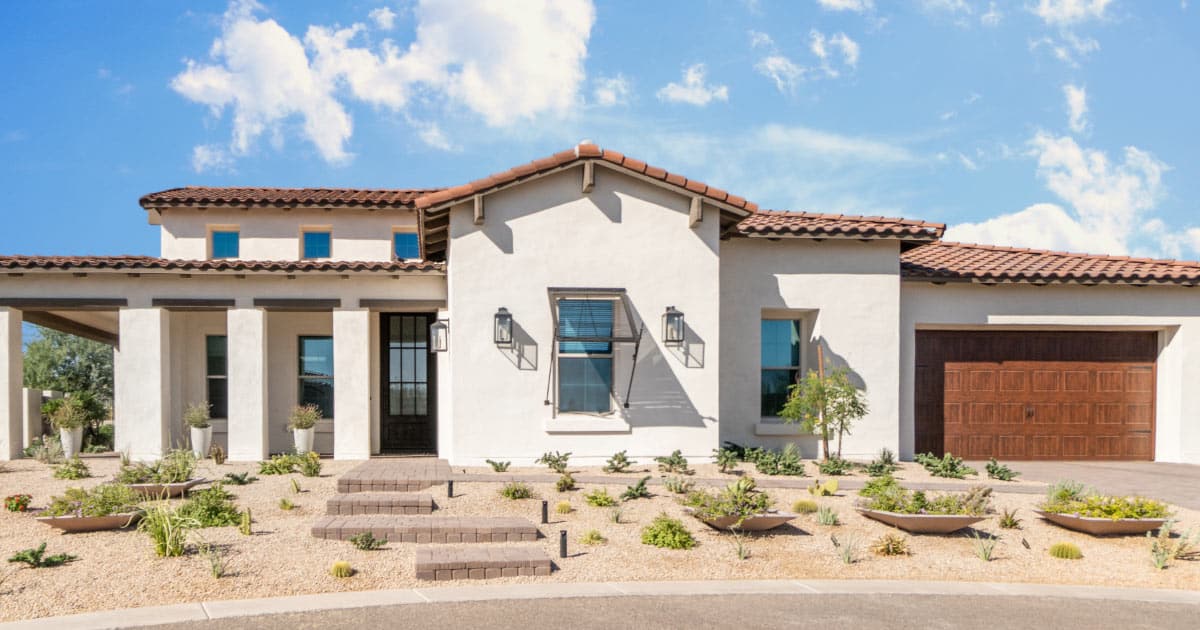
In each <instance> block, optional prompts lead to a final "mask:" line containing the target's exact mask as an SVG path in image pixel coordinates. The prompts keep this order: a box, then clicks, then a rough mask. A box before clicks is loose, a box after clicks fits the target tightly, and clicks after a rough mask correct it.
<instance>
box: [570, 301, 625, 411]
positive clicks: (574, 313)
mask: <svg viewBox="0 0 1200 630" xmlns="http://www.w3.org/2000/svg"><path fill="white" fill-rule="evenodd" d="M613 305H614V301H613V300H611V299H590V300H589V299H566V298H563V299H559V300H558V331H559V339H560V341H559V342H558V410H559V411H560V412H566V413H570V412H577V413H609V412H610V411H612V389H613V344H612V342H611V341H584V340H586V339H596V338H604V337H612V335H613ZM572 338H577V339H580V341H571V339H572Z"/></svg>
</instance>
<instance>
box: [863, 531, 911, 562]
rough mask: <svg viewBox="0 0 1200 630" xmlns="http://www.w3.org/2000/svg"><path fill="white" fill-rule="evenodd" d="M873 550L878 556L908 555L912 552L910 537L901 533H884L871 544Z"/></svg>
mask: <svg viewBox="0 0 1200 630" xmlns="http://www.w3.org/2000/svg"><path fill="white" fill-rule="evenodd" d="M871 551H872V552H874V553H875V555H877V556H907V555H909V553H910V552H909V550H908V538H906V537H904V536H901V535H900V534H894V533H887V534H884V535H883V536H880V537H879V538H878V539H877V540H876V541H875V542H874V543H872V544H871Z"/></svg>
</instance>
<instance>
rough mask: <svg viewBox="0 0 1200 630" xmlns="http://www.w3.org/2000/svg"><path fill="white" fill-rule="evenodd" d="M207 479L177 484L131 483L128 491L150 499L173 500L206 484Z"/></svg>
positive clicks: (189, 480) (190, 480)
mask: <svg viewBox="0 0 1200 630" xmlns="http://www.w3.org/2000/svg"><path fill="white" fill-rule="evenodd" d="M207 482H208V480H207V479H188V480H187V481H181V482H179V483H131V484H129V487H130V489H132V490H133V491H134V492H137V493H139V494H142V495H145V496H146V497H149V498H151V499H157V498H160V497H162V498H167V499H173V498H175V497H178V496H182V495H183V494H184V493H186V492H187V491H188V490H191V489H192V488H194V487H196V486H198V485H200V484H202V483H207Z"/></svg>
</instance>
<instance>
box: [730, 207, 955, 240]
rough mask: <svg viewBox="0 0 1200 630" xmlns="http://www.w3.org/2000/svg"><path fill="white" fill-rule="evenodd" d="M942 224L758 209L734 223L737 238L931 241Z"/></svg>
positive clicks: (937, 237)
mask: <svg viewBox="0 0 1200 630" xmlns="http://www.w3.org/2000/svg"><path fill="white" fill-rule="evenodd" d="M945 231H946V226H945V224H942V223H928V222H925V221H916V220H913V219H898V218H892V217H864V216H856V215H847V214H818V213H813V212H788V211H782V210H760V211H758V212H756V213H754V214H752V215H750V216H748V217H746V218H745V219H742V221H741V222H740V223H738V224H737V227H736V231H735V232H734V233H735V234H736V235H737V236H760V237H773V238H786V237H793V238H796V237H801V238H861V239H900V240H904V241H909V242H931V241H936V240H938V239H939V238H941V237H942V233H943V232H945Z"/></svg>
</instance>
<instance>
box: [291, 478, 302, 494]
mask: <svg viewBox="0 0 1200 630" xmlns="http://www.w3.org/2000/svg"><path fill="white" fill-rule="evenodd" d="M301 492H302V490H300V482H299V481H296V478H295V477H292V493H293V494H300V493H301Z"/></svg>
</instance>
